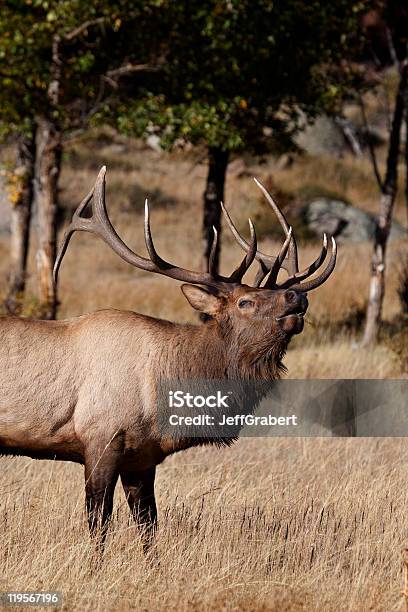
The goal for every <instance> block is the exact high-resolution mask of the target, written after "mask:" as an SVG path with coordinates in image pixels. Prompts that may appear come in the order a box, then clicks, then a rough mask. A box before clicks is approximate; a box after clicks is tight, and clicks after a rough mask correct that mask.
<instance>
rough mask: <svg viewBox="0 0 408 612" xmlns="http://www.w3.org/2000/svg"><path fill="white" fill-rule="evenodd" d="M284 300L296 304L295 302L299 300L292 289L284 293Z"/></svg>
mask: <svg viewBox="0 0 408 612" xmlns="http://www.w3.org/2000/svg"><path fill="white" fill-rule="evenodd" d="M285 300H286V301H287V303H288V304H296V302H298V301H299V294H298V293H297V292H296V291H294V290H293V289H290V290H289V291H286V293H285Z"/></svg>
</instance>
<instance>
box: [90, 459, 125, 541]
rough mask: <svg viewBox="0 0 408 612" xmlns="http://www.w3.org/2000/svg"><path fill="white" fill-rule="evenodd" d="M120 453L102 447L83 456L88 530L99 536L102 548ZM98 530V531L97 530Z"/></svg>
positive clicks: (117, 473)
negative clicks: (100, 449)
mask: <svg viewBox="0 0 408 612" xmlns="http://www.w3.org/2000/svg"><path fill="white" fill-rule="evenodd" d="M119 462H120V455H119V454H118V452H117V451H115V450H113V449H110V448H109V447H108V448H106V447H105V448H104V449H103V450H102V451H100V452H98V451H93V452H90V451H88V452H87V454H86V457H85V495H86V510H87V514H88V525H89V531H90V533H91V535H92V536H94V535H95V534H98V535H99V536H100V540H99V544H100V545H101V547H102V548H103V544H104V542H105V538H106V533H107V530H108V526H109V520H110V518H111V515H112V509H113V495H114V493H115V486H116V483H117V480H118V476H119ZM99 530H100V531H99Z"/></svg>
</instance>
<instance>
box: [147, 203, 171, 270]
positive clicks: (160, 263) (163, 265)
mask: <svg viewBox="0 0 408 612" xmlns="http://www.w3.org/2000/svg"><path fill="white" fill-rule="evenodd" d="M144 235H145V243H146V248H147V252H148V253H149V257H150V259H151V260H152V262H153V263H154V264H155V265H156V266H157V267H158V268H160V269H161V270H166V269H167V268H169V267H171V266H169V264H168V263H167V262H166V261H164V259H162V258H161V257H160V255H159V254H158V253H157V251H156V249H155V247H154V244H153V238H152V233H151V230H150V210H149V202H148V199H147V198H146V200H145V216H144Z"/></svg>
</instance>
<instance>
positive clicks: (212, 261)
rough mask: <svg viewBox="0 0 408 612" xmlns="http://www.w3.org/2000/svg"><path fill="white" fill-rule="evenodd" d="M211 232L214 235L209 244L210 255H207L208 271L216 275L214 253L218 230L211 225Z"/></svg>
mask: <svg viewBox="0 0 408 612" xmlns="http://www.w3.org/2000/svg"><path fill="white" fill-rule="evenodd" d="M213 233H214V235H213V240H212V244H211V250H210V256H209V257H208V273H209V274H212V275H213V276H215V275H216V270H215V254H216V252H217V246H218V232H217V230H216V229H215V227H214V226H213Z"/></svg>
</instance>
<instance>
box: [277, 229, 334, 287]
mask: <svg viewBox="0 0 408 612" xmlns="http://www.w3.org/2000/svg"><path fill="white" fill-rule="evenodd" d="M326 255H327V236H326V234H323V246H322V250H321V251H320V253H319V256H318V257H317V258H316V259H315V260H314V262H312V263H311V264H310V265H309V266H307V268H305V269H304V270H302V271H301V272H297V273H296V274H294V275H293V276H290V277H289V278H287V279H286V280H285V281H284V282H283V283H281V284H280V285H279V288H280V289H288V288H289V287H291V286H292V285H295V284H296V283H298V282H299V281H302V280H304V279H305V278H308V277H309V276H311V275H312V274H314V272H316V270H318V269H319V268H320V266H321V265H322V263H323V262H324V260H325V259H326Z"/></svg>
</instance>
